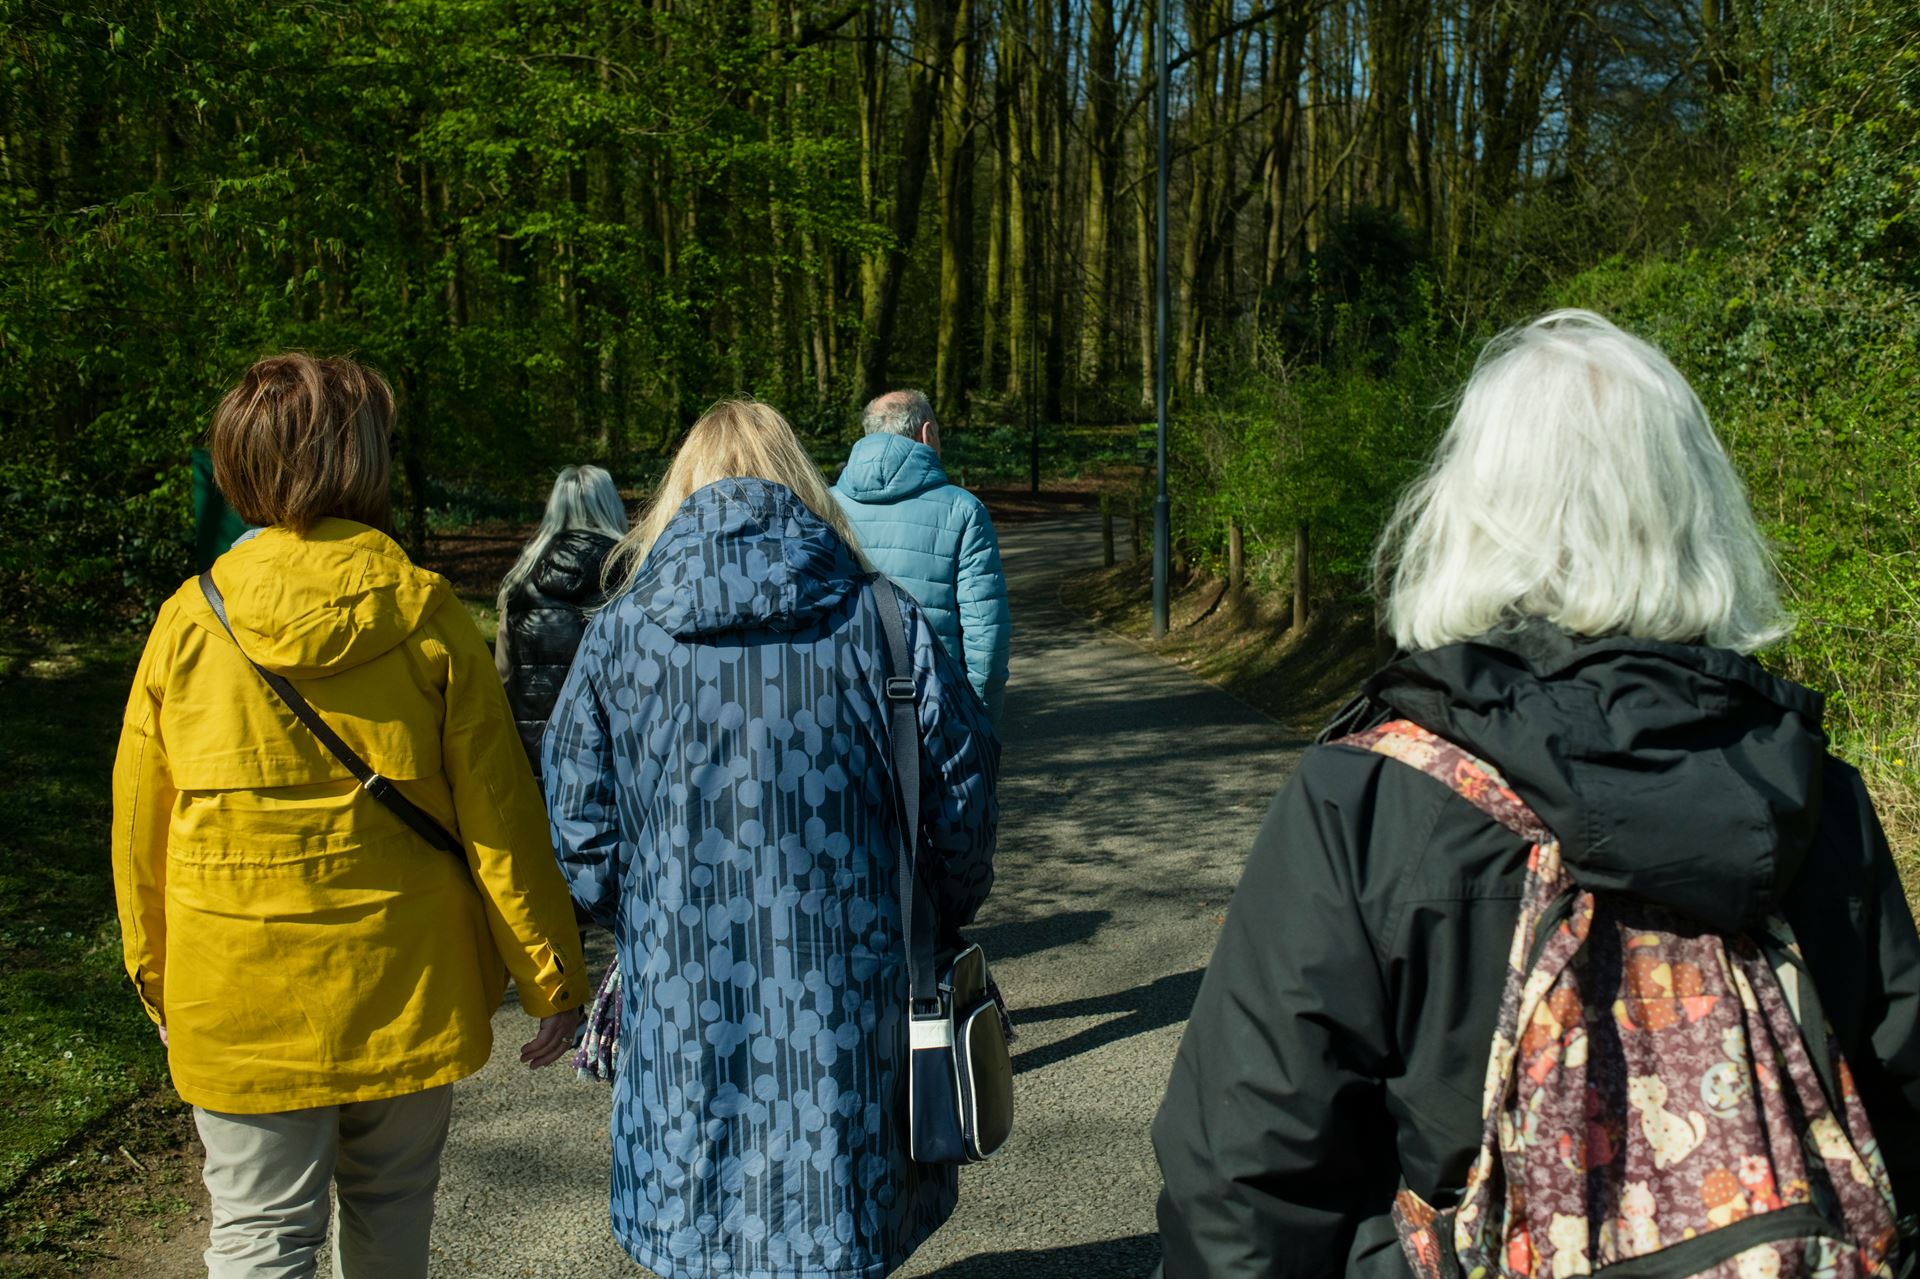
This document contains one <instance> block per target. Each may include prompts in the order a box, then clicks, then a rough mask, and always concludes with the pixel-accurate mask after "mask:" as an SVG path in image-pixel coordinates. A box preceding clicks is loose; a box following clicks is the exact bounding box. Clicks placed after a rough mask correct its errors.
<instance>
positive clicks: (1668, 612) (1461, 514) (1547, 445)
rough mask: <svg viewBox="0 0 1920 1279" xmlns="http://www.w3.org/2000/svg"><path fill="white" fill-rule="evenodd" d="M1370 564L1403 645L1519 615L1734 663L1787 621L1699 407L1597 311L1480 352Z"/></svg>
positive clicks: (1543, 320)
mask: <svg viewBox="0 0 1920 1279" xmlns="http://www.w3.org/2000/svg"><path fill="white" fill-rule="evenodd" d="M1374 566H1375V572H1376V575H1377V578H1378V580H1379V581H1380V582H1381V584H1382V585H1383V586H1385V587H1386V588H1387V600H1386V622H1387V629H1388V630H1389V631H1390V632H1391V633H1392V635H1393V638H1394V640H1395V641H1396V642H1397V643H1398V644H1399V645H1400V646H1401V647H1402V648H1407V649H1422V648H1437V647H1439V646H1441V645H1443V644H1451V643H1458V642H1460V641H1462V640H1468V639H1472V638H1474V637H1475V636H1479V635H1484V634H1487V633H1488V632H1490V631H1495V630H1499V629H1503V628H1507V627H1512V626H1514V625H1517V624H1518V623H1520V622H1521V621H1522V620H1524V619H1527V618H1541V619H1544V620H1546V621H1548V622H1551V623H1553V624H1554V625H1556V626H1559V627H1560V628H1561V629H1563V630H1566V631H1568V632H1570V633H1572V634H1575V635H1583V636H1594V637H1598V636H1604V635H1627V636H1633V637H1635V638H1639V639H1658V640H1672V641H1677V642H1680V643H1702V642H1704V643H1707V644H1712V645H1715V646H1717V647H1722V648H1731V649H1734V650H1736V651H1738V652H1742V653H1750V652H1752V651H1754V650H1755V649H1758V648H1763V647H1765V646H1766V645H1768V644H1770V643H1772V642H1774V641H1775V640H1778V639H1780V638H1782V637H1784V636H1785V635H1787V634H1789V633H1790V632H1791V631H1792V629H1793V628H1792V619H1791V618H1790V617H1788V615H1787V614H1786V612H1785V610H1784V609H1783V608H1782V607H1781V604H1780V585H1779V581H1778V578H1777V576H1776V574H1775V572H1774V567H1773V561H1772V559H1771V557H1770V556H1769V555H1768V552H1767V546H1766V542H1765V540H1764V539H1763V538H1762V537H1761V535H1760V529H1759V526H1758V525H1757V524H1755V522H1754V518H1753V512H1752V510H1751V509H1750V508H1749V507H1748V505H1747V498H1746V492H1745V490H1744V489H1743V488H1742V487H1741V484H1740V478H1739V476H1737V475H1736V474H1735V473H1734V469H1733V463H1732V462H1731V461H1729V460H1728V458H1727V454H1726V451H1725V450H1724V449H1723V448H1722V447H1721V445H1720V441H1719V439H1718V438H1716V437H1715V435H1714V433H1713V428H1712V427H1711V426H1710V425H1708V422H1707V412H1706V409H1705V408H1704V407H1703V406H1702V405H1701V403H1700V399H1699V397H1698V396H1696V395H1695V394H1694V393H1693V388H1692V387H1690V386H1688V385H1687V380H1686V378H1684V377H1682V376H1681V375H1680V371H1679V370H1678V369H1676V368H1674V366H1673V364H1672V362H1671V361H1669V360H1668V359H1667V357H1666V356H1664V355H1662V354H1661V353H1660V352H1659V351H1658V350H1657V349H1655V348H1654V347H1653V346H1651V345H1649V344H1648V343H1646V342H1644V341H1642V340H1640V339H1639V338H1636V337H1633V336H1632V335H1630V334H1627V333H1624V332H1622V331H1621V330H1620V329H1618V328H1616V327H1614V326H1613V325H1612V324H1610V323H1608V322H1607V321H1606V320H1604V319H1602V318H1601V317H1600V316H1598V315H1595V314H1594V313H1593V312H1591V311H1573V310H1568V311H1555V312H1553V313H1552V314H1550V315H1544V316H1542V317H1540V318H1539V319H1537V320H1534V321H1533V322H1532V323H1530V324H1524V325H1520V326H1518V327H1516V328H1512V329H1509V330H1507V332H1505V333H1502V334H1501V335H1500V336H1499V337H1497V338H1495V339H1494V340H1493V341H1491V342H1489V343H1488V344H1487V347H1486V349H1485V350H1484V351H1482V352H1481V353H1480V358H1479V360H1478V362H1477V363H1476V364H1475V366H1474V370H1473V376H1472V377H1471V378H1469V379H1468V380H1467V385H1466V389H1465V390H1464V391H1463V392H1462V393H1461V397H1460V407H1459V410H1458V411H1457V412H1456V413H1455V414H1454V418H1453V422H1452V423H1451V424H1450V425H1449V426H1448V427H1447V431H1446V434H1445V436H1443V437H1442V438H1441V441H1440V446H1439V448H1438V449H1437V450H1436V451H1435V453H1434V458H1433V463H1432V465H1431V466H1430V467H1429V469H1428V471H1427V473H1426V475H1425V476H1423V477H1422V478H1421V479H1420V480H1418V481H1417V482H1415V483H1414V485H1413V486H1412V487H1411V488H1410V489H1409V490H1408V491H1407V493H1406V495H1405V496H1404V497H1402V498H1401V500H1400V504H1399V508H1398V509H1397V510H1396V511H1395V512H1394V514H1393V518H1392V520H1391V521H1390V522H1389V523H1388V525H1387V529H1386V532H1385V533H1384V534H1383V535H1382V537H1381V539H1380V544H1379V547H1378V548H1377V549H1376V551H1375V558H1374Z"/></svg>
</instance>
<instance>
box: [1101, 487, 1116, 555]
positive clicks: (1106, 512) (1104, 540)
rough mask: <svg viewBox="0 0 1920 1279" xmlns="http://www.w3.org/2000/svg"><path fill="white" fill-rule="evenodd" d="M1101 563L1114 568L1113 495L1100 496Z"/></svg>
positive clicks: (1103, 494) (1104, 494)
mask: <svg viewBox="0 0 1920 1279" xmlns="http://www.w3.org/2000/svg"><path fill="white" fill-rule="evenodd" d="M1100 562H1101V563H1102V564H1104V565H1105V566H1106V567H1108V568H1112V567H1113V495H1112V494H1111V493H1102V494H1101V495H1100Z"/></svg>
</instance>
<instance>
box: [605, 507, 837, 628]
mask: <svg viewBox="0 0 1920 1279" xmlns="http://www.w3.org/2000/svg"><path fill="white" fill-rule="evenodd" d="M867 577H868V573H867V571H866V569H865V567H864V566H863V565H862V564H861V563H860V560H859V557H858V556H856V555H855V554H854V552H853V549H852V548H851V547H849V546H848V545H847V543H846V539H844V538H842V537H841V536H840V535H839V534H838V533H836V532H834V531H833V529H832V528H830V527H828V525H827V523H826V521H825V520H822V519H821V518H820V517H819V516H818V515H815V514H814V513H813V512H812V511H811V510H809V509H808V508H807V505H806V503H804V502H802V501H801V500H800V498H799V497H798V496H797V495H796V494H795V493H794V491H793V490H792V489H790V488H788V487H787V486H786V485H784V484H773V483H770V482H768V481H766V480H755V479H729V480H720V481H718V482H716V483H713V484H709V485H707V487H705V488H703V489H700V490H698V491H697V492H695V493H694V494H693V496H691V497H689V498H688V499H687V500H686V501H685V502H684V503H682V504H681V506H680V509H679V511H678V512H676V513H675V515H674V517H673V519H672V520H671V521H670V522H669V523H668V524H667V527H666V528H665V530H663V531H662V532H661V534H660V539H659V540H658V541H657V542H655V543H654V545H653V549H652V550H651V551H649V552H648V553H647V562H646V564H645V565H643V566H642V568H641V570H640V577H639V580H638V581H636V582H635V583H634V588H633V595H634V598H635V599H636V600H638V601H639V602H640V604H641V606H642V607H644V608H645V609H646V610H647V612H648V614H649V615H650V616H652V618H653V619H654V620H655V621H656V622H658V623H659V624H660V625H661V626H662V627H663V628H664V629H665V630H666V631H667V632H668V633H669V634H671V635H673V636H675V637H676V638H679V639H691V638H693V637H696V636H701V635H716V634H720V633H722V632H725V631H735V630H742V629H755V630H776V631H791V630H797V629H799V628H800V627H802V626H805V625H806V624H807V623H809V622H811V621H812V620H814V619H815V618H817V617H819V616H821V615H822V614H824V613H827V612H829V611H830V610H832V609H833V608H834V607H835V606H837V605H838V604H839V603H840V602H841V601H843V600H844V599H846V597H847V596H848V595H849V594H851V593H852V592H853V591H855V590H857V589H859V587H860V586H861V585H862V584H863V583H865V581H866V580H867Z"/></svg>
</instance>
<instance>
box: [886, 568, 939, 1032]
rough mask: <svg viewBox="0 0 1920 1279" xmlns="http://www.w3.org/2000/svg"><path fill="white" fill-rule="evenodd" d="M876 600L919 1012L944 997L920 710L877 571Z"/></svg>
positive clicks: (905, 929)
mask: <svg viewBox="0 0 1920 1279" xmlns="http://www.w3.org/2000/svg"><path fill="white" fill-rule="evenodd" d="M872 588H873V602H874V608H875V610H876V611H877V612H878V613H879V614H880V631H881V635H882V638H883V640H884V644H885V648H886V656H887V663H886V665H887V679H886V684H885V685H884V688H883V691H884V692H885V694H886V702H887V709H888V714H889V716H890V718H891V720H892V724H891V732H890V735H891V736H892V738H893V776H894V784H895V785H896V786H897V787H898V788H899V791H898V793H899V798H900V867H899V885H900V887H899V893H900V927H901V929H902V936H901V941H902V942H903V943H904V945H903V949H904V950H905V951H906V953H907V980H908V992H909V996H910V998H911V999H912V1006H913V1008H914V1009H915V1010H916V1011H917V1010H918V1009H920V1008H921V1007H923V1006H928V1005H935V1006H937V1005H938V1003H939V999H940V991H939V972H938V967H937V959H936V954H935V952H936V949H937V948H938V946H939V937H938V932H939V927H938V920H937V919H936V918H935V916H934V909H933V897H932V895H931V894H930V893H929V892H928V891H927V886H926V885H925V884H924V883H922V882H921V881H920V876H919V875H918V874H916V872H917V871H918V870H919V864H918V863H919V860H920V711H919V701H918V699H917V698H916V697H915V695H914V680H913V650H912V649H911V648H910V647H909V646H908V644H907V625H906V619H905V618H903V617H902V616H901V614H900V601H899V599H898V598H897V597H896V596H895V595H894V585H893V582H892V581H891V580H890V579H889V578H888V577H887V576H886V574H884V573H875V574H874V575H873V582H872Z"/></svg>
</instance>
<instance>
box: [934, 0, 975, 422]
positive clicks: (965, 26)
mask: <svg viewBox="0 0 1920 1279" xmlns="http://www.w3.org/2000/svg"><path fill="white" fill-rule="evenodd" d="M976 13H977V10H976V8H975V0H958V7H957V9H956V11H955V19H954V21H955V26H956V28H957V30H958V32H959V38H958V42H957V43H956V44H955V45H954V50H953V62H952V65H951V66H950V67H949V69H948V74H947V80H946V87H945V89H944V91H943V92H942V94H941V105H940V166H939V179H940V320H939V329H938V333H937V336H936V340H935V347H934V396H933V399H934V405H935V408H936V411H937V412H938V414H939V417H940V419H941V420H942V421H947V422H955V421H959V420H961V419H963V418H965V417H966V415H967V403H966V395H967V369H968V367H969V365H970V364H971V361H970V360H969V359H968V353H967V342H966V332H967V317H968V315H969V314H970V313H971V311H972V308H973V297H972V294H973V289H972V283H973V103H974V94H975V88H976V83H977V81H978V79H979V73H978V70H977V68H978V65H979V59H978V57H977V56H976V53H977V50H976V44H975V41H976V39H977V38H978V28H979V24H978V21H977V19H976V16H975V15H976Z"/></svg>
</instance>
